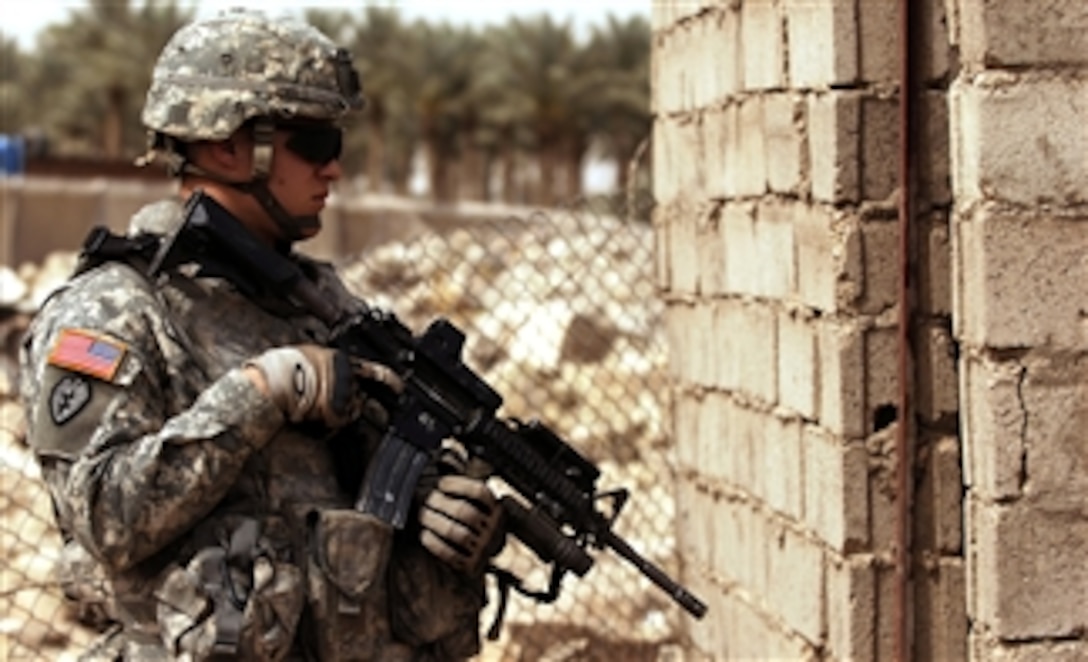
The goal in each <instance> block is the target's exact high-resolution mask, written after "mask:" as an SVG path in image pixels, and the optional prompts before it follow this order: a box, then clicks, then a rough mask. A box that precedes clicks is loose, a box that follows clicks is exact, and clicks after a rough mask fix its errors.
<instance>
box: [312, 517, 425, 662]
mask: <svg viewBox="0 0 1088 662" xmlns="http://www.w3.org/2000/svg"><path fill="white" fill-rule="evenodd" d="M307 534H308V547H309V552H308V554H307V556H308V568H307V593H308V597H309V601H310V607H311V610H312V612H313V618H314V623H315V634H316V637H317V642H316V643H317V645H318V657H319V658H320V659H321V660H322V662H342V661H348V660H351V661H353V662H364V661H366V662H370V661H374V662H378V661H380V662H386V661H387V660H388V661H390V662H393V661H396V660H401V659H404V660H407V659H410V658H409V657H408V656H407V655H408V651H407V649H404V650H401V649H402V648H403V647H400V646H397V645H396V644H393V643H392V641H391V639H390V632H389V616H388V609H389V606H388V605H389V602H388V593H387V590H386V580H385V572H386V565H387V563H388V562H389V554H390V551H391V548H392V544H393V528H392V527H391V526H389V525H388V524H386V523H385V522H382V521H381V520H379V519H378V518H376V517H373V516H371V515H367V514H364V513H360V512H358V511H354V510H342V509H328V510H314V511H311V512H310V513H309V515H308V517H307Z"/></svg>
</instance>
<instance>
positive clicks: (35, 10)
mask: <svg viewBox="0 0 1088 662" xmlns="http://www.w3.org/2000/svg"><path fill="white" fill-rule="evenodd" d="M6 1H7V2H9V3H10V4H9V5H8V7H7V9H8V10H7V11H5V12H4V16H3V18H2V19H0V31H2V32H4V33H5V34H7V35H10V36H14V37H15V38H16V39H17V40H18V41H19V45H20V46H21V47H23V48H24V49H29V48H31V47H33V45H34V40H35V38H36V36H37V33H38V31H39V30H41V29H42V28H43V27H45V26H46V25H48V24H50V23H59V22H63V21H65V20H66V18H67V16H68V12H69V11H70V10H71V9H78V8H81V7H85V6H86V5H87V2H86V1H85V0H37V1H36V2H19V3H18V7H17V8H16V6H15V2H14V1H13V0H6ZM130 1H131V2H132V4H133V5H134V6H139V5H140V4H142V0H130ZM651 1H652V0H505V1H504V0H181V2H179V4H181V5H187V6H195V7H196V8H197V15H198V16H210V15H214V14H215V13H217V12H218V11H219V10H221V9H225V8H228V7H252V8H257V9H263V10H264V11H266V12H268V13H269V14H272V15H276V14H280V13H283V12H287V11H298V12H300V13H301V12H302V11H304V10H305V9H309V8H323V9H345V10H348V11H352V12H354V11H357V10H359V9H361V8H362V7H364V6H366V5H367V4H374V5H381V6H385V7H398V8H399V9H400V10H401V13H402V14H403V15H404V16H405V18H409V19H413V18H417V17H422V18H426V19H430V20H434V21H441V20H448V21H450V22H451V23H471V24H473V25H484V24H488V23H502V22H504V21H505V20H506V19H507V18H508V17H509V16H512V15H533V14H539V13H542V12H547V13H550V14H551V15H552V16H554V17H555V18H556V19H557V20H568V19H569V20H570V21H571V22H572V23H573V24H574V25H575V26H578V27H584V26H586V25H593V24H598V23H603V22H604V20H605V17H607V16H608V14H610V13H611V14H615V15H616V16H621V17H627V16H632V15H635V14H641V15H643V16H646V17H647V18H649V15H650V9H651Z"/></svg>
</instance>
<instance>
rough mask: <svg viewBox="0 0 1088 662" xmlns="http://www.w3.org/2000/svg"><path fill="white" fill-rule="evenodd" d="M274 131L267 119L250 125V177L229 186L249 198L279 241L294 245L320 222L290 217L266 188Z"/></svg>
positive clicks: (313, 218)
mask: <svg viewBox="0 0 1088 662" xmlns="http://www.w3.org/2000/svg"><path fill="white" fill-rule="evenodd" d="M275 130H276V127H275V125H274V124H273V123H272V122H271V121H270V120H266V119H261V120H258V121H257V122H256V124H254V126H253V178H252V179H250V180H249V181H248V182H238V183H232V186H234V187H235V188H237V189H238V190H240V191H244V192H246V193H248V194H250V195H252V196H253V197H254V198H255V199H256V200H257V203H258V204H260V205H261V208H262V209H264V211H265V213H267V214H268V216H269V217H270V218H271V219H272V221H273V222H274V223H275V224H276V227H278V228H279V229H280V232H282V233H283V238H284V239H285V240H286V241H287V242H289V243H294V242H296V241H299V240H300V239H305V238H306V237H307V236H309V235H310V234H311V233H312V231H314V230H317V229H319V228H320V227H321V221H320V220H319V219H318V217H317V216H292V215H291V214H289V213H288V212H287V210H286V209H284V208H283V205H282V204H280V201H279V200H277V199H276V196H275V195H273V194H272V190H271V189H269V188H268V178H269V175H270V174H271V172H272V135H273V134H274V132H275Z"/></svg>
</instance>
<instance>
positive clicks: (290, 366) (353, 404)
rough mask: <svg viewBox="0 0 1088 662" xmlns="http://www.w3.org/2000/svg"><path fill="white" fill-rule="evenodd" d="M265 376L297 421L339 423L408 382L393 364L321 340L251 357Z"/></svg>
mask: <svg viewBox="0 0 1088 662" xmlns="http://www.w3.org/2000/svg"><path fill="white" fill-rule="evenodd" d="M245 365H246V366H247V367H253V368H256V369H257V370H258V371H259V372H260V373H261V375H262V376H263V378H264V384H263V386H264V389H263V390H264V391H265V393H267V395H268V396H269V397H270V398H271V399H272V401H273V402H275V403H276V405H278V406H279V408H280V409H281V410H282V411H283V414H284V416H286V417H287V419H288V420H290V421H292V422H294V423H302V422H318V423H323V424H325V425H326V426H327V427H329V428H333V429H335V428H340V427H343V426H344V425H346V424H348V423H350V422H351V421H353V420H355V419H356V418H358V417H359V416H360V415H362V414H363V412H364V410H365V409H366V408H367V406H368V403H370V405H371V406H373V401H374V398H373V397H371V394H373V393H375V392H376V391H378V390H379V389H382V390H385V391H386V392H392V393H394V394H396V393H400V392H401V391H402V390H403V388H404V385H403V382H401V380H400V378H399V377H398V376H397V375H396V373H394V372H393V371H392V370H391V369H390V368H389V367H387V366H384V365H381V364H379V363H373V362H371V361H364V360H362V359H357V358H354V357H351V356H349V355H348V354H347V353H346V352H342V351H340V350H336V349H329V348H327V347H321V346H318V345H298V346H293V347H278V348H275V349H270V350H268V351H267V352H265V353H263V354H261V355H260V356H258V357H256V358H255V359H252V360H250V361H248V362H247V363H246V364H245Z"/></svg>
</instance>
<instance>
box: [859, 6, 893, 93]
mask: <svg viewBox="0 0 1088 662" xmlns="http://www.w3.org/2000/svg"><path fill="white" fill-rule="evenodd" d="M861 7H862V8H861V11H859V12H858V28H857V29H858V36H857V43H858V50H859V52H860V56H859V63H858V75H859V77H860V78H861V80H862V81H863V82H865V83H897V82H898V81H899V48H898V44H899V12H898V11H896V10H895V6H894V5H893V6H888V10H884V11H882V10H875V11H874V10H873V9H871V8H875V6H874V5H870V4H865V3H863V4H862V5H861Z"/></svg>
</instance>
